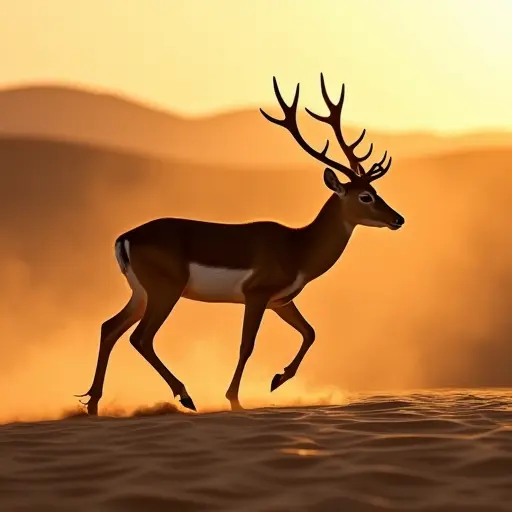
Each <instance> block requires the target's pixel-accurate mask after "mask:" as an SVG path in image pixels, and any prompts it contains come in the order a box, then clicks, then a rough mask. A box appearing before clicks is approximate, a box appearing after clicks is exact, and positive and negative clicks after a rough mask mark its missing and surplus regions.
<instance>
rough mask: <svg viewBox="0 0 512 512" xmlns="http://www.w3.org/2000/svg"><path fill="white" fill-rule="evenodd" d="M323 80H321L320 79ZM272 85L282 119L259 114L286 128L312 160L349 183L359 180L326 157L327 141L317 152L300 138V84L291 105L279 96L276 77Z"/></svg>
mask: <svg viewBox="0 0 512 512" xmlns="http://www.w3.org/2000/svg"><path fill="white" fill-rule="evenodd" d="M322 80H323V79H322ZM273 83H274V92H275V95H276V98H277V101H278V102H279V106H280V107H281V110H282V111H283V114H284V119H282V120H281V119H276V118H275V117H272V116H270V115H269V114H267V113H266V112H265V111H264V110H263V109H261V108H260V112H261V113H262V114H263V116H264V117H265V119H267V120H268V121H270V122H271V123H274V124H277V125H278V126H282V127H283V128H286V129H287V130H288V131H289V132H290V133H291V134H292V136H293V138H294V139H295V140H296V141H297V142H298V144H299V146H300V147H301V148H302V149H303V150H304V151H306V153H308V154H309V155H311V156H312V157H313V158H316V159H317V160H319V161H320V162H322V163H323V164H325V165H328V166H329V167H332V168H333V169H336V170H337V171H339V172H342V173H343V174H345V176H347V178H349V179H350V180H351V181H354V180H357V179H358V178H360V176H359V175H358V173H357V172H355V171H354V170H353V169H350V168H348V167H346V166H344V165H343V164H341V163H339V162H336V161H335V160H332V159H331V158H329V157H328V156H327V150H328V149H329V140H327V141H326V143H325V147H324V149H323V150H322V151H317V150H316V149H314V148H312V147H311V146H310V145H309V144H308V143H307V142H306V141H305V139H304V138H303V137H302V135H301V133H300V131H299V127H298V126H297V107H298V104H299V89H300V84H297V87H296V89H295V96H294V98H293V101H292V104H291V105H288V104H287V103H286V102H285V101H284V100H283V97H282V95H281V92H280V91H279V86H278V85H277V80H276V77H275V76H274V77H273Z"/></svg>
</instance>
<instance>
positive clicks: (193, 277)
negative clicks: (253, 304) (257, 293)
mask: <svg viewBox="0 0 512 512" xmlns="http://www.w3.org/2000/svg"><path fill="white" fill-rule="evenodd" d="M189 273H190V276H189V279H188V283H187V286H186V287H185V290H184V291H183V297H185V298H186V299H191V300H197V301H201V302H232V303H243V302H245V298H244V294H243V289H242V287H243V284H244V282H245V281H246V280H247V279H248V278H249V277H250V276H251V275H252V273H253V270H252V269H229V268H220V267H207V266H204V265H198V264H197V263H191V264H190V265H189Z"/></svg>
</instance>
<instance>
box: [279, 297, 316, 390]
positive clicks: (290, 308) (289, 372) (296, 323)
mask: <svg viewBox="0 0 512 512" xmlns="http://www.w3.org/2000/svg"><path fill="white" fill-rule="evenodd" d="M273 311H274V312H275V313H277V315H279V317H280V318H281V319H282V320H284V321H285V322H286V323H287V324H288V325H290V326H291V327H293V328H294V329H295V330H297V331H298V332H299V333H300V334H302V344H301V346H300V348H299V351H298V352H297V355H296V356H295V358H294V359H293V361H292V362H291V363H290V364H289V365H288V366H287V367H286V368H285V369H284V373H276V375H275V376H274V378H273V379H272V382H271V384H270V391H274V390H275V389H277V388H278V387H279V386H281V385H282V384H284V383H285V382H286V381H287V380H289V379H291V378H292V377H294V376H295V374H296V373H297V370H298V369H299V366H300V364H301V363H302V360H303V359H304V356H305V355H306V353H307V352H308V350H309V349H310V348H311V345H313V342H314V341H315V330H314V329H313V327H311V325H309V323H308V322H307V320H306V319H305V318H304V317H303V316H302V315H301V313H300V311H299V310H298V309H297V306H296V305H295V304H294V303H293V302H289V303H288V304H286V305H285V306H282V307H280V308H275V309H273Z"/></svg>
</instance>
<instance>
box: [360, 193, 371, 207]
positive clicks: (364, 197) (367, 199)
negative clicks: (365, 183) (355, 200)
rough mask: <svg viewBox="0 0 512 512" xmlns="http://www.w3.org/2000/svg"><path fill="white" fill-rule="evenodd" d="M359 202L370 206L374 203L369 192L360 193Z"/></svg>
mask: <svg viewBox="0 0 512 512" xmlns="http://www.w3.org/2000/svg"><path fill="white" fill-rule="evenodd" d="M359 201H361V203H365V204H370V203H373V202H374V201H375V198H374V197H373V195H372V194H370V192H361V193H360V194H359Z"/></svg>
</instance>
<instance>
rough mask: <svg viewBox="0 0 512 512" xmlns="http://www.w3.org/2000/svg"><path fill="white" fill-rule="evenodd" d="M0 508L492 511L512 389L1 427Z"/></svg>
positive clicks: (510, 462)
mask: <svg viewBox="0 0 512 512" xmlns="http://www.w3.org/2000/svg"><path fill="white" fill-rule="evenodd" d="M0 443H1V453H2V457H1V464H0V509H1V510H2V511H4V512H14V511H19V512H21V511H37V512H43V511H52V512H53V511H69V510H76V511H92V510H94V511H105V512H110V511H112V512H114V511H123V512H130V511H139V510H147V511H155V512H156V511H161V510H176V511H180V512H181V511H183V512H185V511H217V510H218V511H233V512H235V511H237V512H238V511H241V510H244V511H247V512H256V511H261V512H287V511H290V512H292V511H293V512H295V511H297V512H299V511H308V512H309V511H318V512H329V511H342V510H343V511H350V512H377V511H379V512H384V511H394V510H404V511H413V510H421V511H425V512H427V511H428V512H459V511H460V512H477V511H481V512H494V511H508V510H510V503H511V502H512V476H511V475H512V392H510V391H500V390H497V391H490V390H488V391H482V390H458V391H449V390H446V391H438V392H432V391H430V392H417V393H410V394H401V395H371V396H364V395H359V396H353V397H351V398H349V399H348V400H347V401H346V403H344V404H343V405H338V406H336V405H332V406H311V407H307V406H302V407H296V408H293V407H289V408H263V409H254V410H247V411H244V412H240V413H232V412H226V411H221V412H211V413H206V414H185V413H181V412H179V411H177V410H176V409H174V408H173V407H172V406H170V405H167V406H164V405H160V406H156V407H154V408H152V409H151V408H150V409H145V410H139V411H138V412H136V413H135V414H134V415H132V417H127V418H115V417H108V416H107V417H99V418H90V417H83V416H80V415H79V414H77V415H75V416H74V417H68V418H65V419H60V420H55V421H45V422H33V423H11V424H6V425H3V426H1V427H0Z"/></svg>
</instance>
